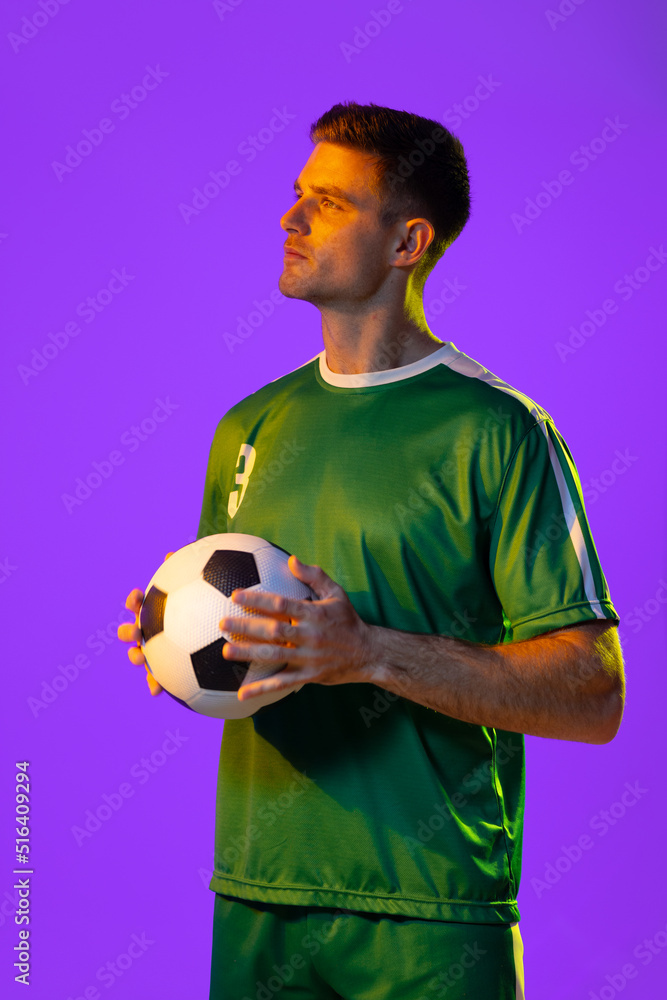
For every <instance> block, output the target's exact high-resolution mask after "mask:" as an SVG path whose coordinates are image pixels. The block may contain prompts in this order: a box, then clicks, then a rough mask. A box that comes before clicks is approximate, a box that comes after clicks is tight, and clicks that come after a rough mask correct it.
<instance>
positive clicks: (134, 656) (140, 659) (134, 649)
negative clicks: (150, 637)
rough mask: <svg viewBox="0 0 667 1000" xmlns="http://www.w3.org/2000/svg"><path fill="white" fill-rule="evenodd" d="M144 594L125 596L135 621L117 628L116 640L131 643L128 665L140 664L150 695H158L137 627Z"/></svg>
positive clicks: (160, 688) (155, 682) (169, 553)
mask: <svg viewBox="0 0 667 1000" xmlns="http://www.w3.org/2000/svg"><path fill="white" fill-rule="evenodd" d="M173 554H174V553H173V552H167V554H166V556H165V557H164V558H165V562H166V560H167V559H168V558H169V556H173ZM143 599H144V594H143V591H142V590H136V589H135V590H131V591H130V593H129V594H128V595H127V600H126V601H125V607H126V608H127V609H128V611H134V614H135V620H134V624H132V622H125V623H124V624H123V625H119V626H118V638H119V639H120V640H121V642H131V643H132V645H131V646H130V648H129V649H128V651H127V655H128V656H129V658H130V663H134V664H135V666H138V667H140V666H141V665H142V664H143V665H145V667H146V681H147V683H148V687H149V689H150V692H151V694H152V695H156V694H159V693H160V691H162V685H160V684H158V682H157V681H156V680H155V678H154V677H153V675H152V673H151V672H150V670H149V669H148V664H147V663H146V657H145V656H144V653H143V650H142V648H141V627H140V625H139V612H140V611H141V605H142V603H143Z"/></svg>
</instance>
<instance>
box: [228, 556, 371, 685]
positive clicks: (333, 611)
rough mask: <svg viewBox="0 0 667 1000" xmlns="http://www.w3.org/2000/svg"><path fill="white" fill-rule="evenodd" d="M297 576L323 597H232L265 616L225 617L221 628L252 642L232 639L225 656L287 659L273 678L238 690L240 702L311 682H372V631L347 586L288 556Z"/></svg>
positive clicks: (249, 594)
mask: <svg viewBox="0 0 667 1000" xmlns="http://www.w3.org/2000/svg"><path fill="white" fill-rule="evenodd" d="M288 566H289V568H290V571H291V572H292V573H293V574H294V576H295V577H296V578H297V579H298V580H301V581H302V582H303V583H306V584H308V586H309V587H310V588H311V589H312V590H313V591H314V592H315V593H316V594H317V596H318V598H320V600H318V601H308V600H293V599H290V598H287V597H282V596H281V595H280V594H263V593H259V592H257V591H250V590H248V591H245V590H235V591H233V592H232V595H231V599H232V600H233V601H235V603H237V604H241V605H242V606H243V607H245V608H249V609H252V610H253V611H259V612H262V617H252V618H236V617H232V618H223V619H222V621H221V622H220V628H221V629H223V630H224V631H225V632H228V633H229V632H233V633H234V635H243V636H247V637H248V639H249V640H250V641H248V642H227V643H226V644H225V645H224V646H223V656H224V658H225V659H226V660H260V661H262V662H263V663H266V664H269V663H272V662H274V663H286V664H287V665H286V666H285V667H284V668H283V670H281V671H280V672H279V673H277V674H275V675H274V676H273V677H268V678H265V679H264V680H261V681H254V682H253V683H252V684H244V685H242V687H240V688H239V691H238V697H239V700H240V701H244V700H245V699H246V698H252V697H253V696H254V695H258V694H263V693H265V692H267V691H282V690H284V689H285V688H290V687H295V686H296V685H298V684H304V683H306V682H308V681H311V682H314V683H316V684H350V683H354V682H363V681H366V680H367V676H366V672H365V668H366V666H367V664H369V663H370V662H371V661H372V655H373V654H372V640H371V635H372V630H371V627H370V626H369V625H366V623H365V622H363V621H362V620H361V618H360V617H359V615H358V614H357V612H356V611H355V609H354V607H353V605H352V602H351V601H350V599H349V597H348V596H347V594H346V593H345V591H344V590H343V588H342V587H340V586H339V585H338V584H337V583H335V582H334V581H333V580H332V579H331V577H329V576H327V574H326V573H325V572H324V570H322V569H320V567H319V566H309V565H307V564H306V563H302V562H299V560H298V559H297V557H296V556H294V555H292V556H290V558H289V562H288Z"/></svg>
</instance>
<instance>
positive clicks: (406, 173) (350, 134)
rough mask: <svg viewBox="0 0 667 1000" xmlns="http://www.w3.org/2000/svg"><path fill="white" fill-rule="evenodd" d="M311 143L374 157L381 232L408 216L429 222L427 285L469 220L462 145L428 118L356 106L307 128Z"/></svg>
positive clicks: (425, 258)
mask: <svg viewBox="0 0 667 1000" xmlns="http://www.w3.org/2000/svg"><path fill="white" fill-rule="evenodd" d="M310 140H311V142H313V143H318V142H331V143H335V144H337V145H339V146H347V147H348V148H351V149H358V150H361V151H362V152H364V153H370V154H374V155H375V156H376V157H377V165H376V181H375V183H376V186H375V191H376V194H377V195H378V198H379V200H380V204H381V209H380V224H381V225H382V226H391V225H393V224H394V223H395V222H398V220H399V219H400V218H401V217H403V216H406V215H407V216H408V217H415V216H417V215H420V216H423V217H424V218H426V219H428V220H429V222H430V223H431V224H432V226H433V228H434V230H435V236H434V238H433V241H432V243H431V245H430V246H429V247H428V248H427V250H426V252H425V253H424V255H423V257H422V259H421V261H420V264H421V267H420V268H419V270H420V272H421V274H422V277H423V280H424V281H425V280H426V277H427V276H428V273H429V272H430V271H431V270H432V268H433V267H434V265H435V264H436V263H437V261H438V260H439V259H440V257H442V255H443V254H444V252H445V250H446V249H447V247H448V246H450V244H451V243H453V242H454V240H455V239H456V237H457V236H458V235H459V233H460V232H461V230H462V229H463V227H464V226H465V224H466V222H467V221H468V218H469V216H470V180H469V177H468V166H467V163H466V158H465V155H464V152H463V146H462V145H461V142H460V140H459V139H457V137H456V136H454V135H452V133H451V132H449V131H448V130H447V129H446V128H444V126H442V125H441V124H440V122H437V121H435V120H434V119H432V118H422V117H421V116H420V115H413V114H410V112H408V111H396V110H395V109H394V108H385V107H382V106H381V105H379V104H357V103H356V102H354V101H348V102H347V103H343V104H334V106H333V107H332V108H330V109H329V111H325V112H324V114H323V115H322V116H321V117H320V118H318V119H317V121H316V122H313V124H312V125H311V127H310ZM422 262H423V263H422Z"/></svg>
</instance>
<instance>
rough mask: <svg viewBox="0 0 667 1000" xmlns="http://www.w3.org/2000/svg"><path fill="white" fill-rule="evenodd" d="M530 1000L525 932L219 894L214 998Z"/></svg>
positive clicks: (511, 927) (507, 926)
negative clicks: (527, 997) (525, 983)
mask: <svg viewBox="0 0 667 1000" xmlns="http://www.w3.org/2000/svg"><path fill="white" fill-rule="evenodd" d="M441 997H444V998H445V1000H464V998H465V1000H523V998H524V992H523V946H522V943H521V935H520V934H519V926H518V924H516V923H515V924H468V923H453V922H451V921H448V920H422V919H415V918H413V917H396V916H390V915H389V914H384V913H360V912H359V911H350V910H336V909H331V908H327V907H320V906H318V907H306V906H293V905H289V904H286V903H280V904H275V903H260V902H257V901H255V900H246V899H238V898H236V897H234V896H225V895H223V894H221V893H216V894H215V904H214V917H213V956H212V962H211V991H210V994H209V1000H274V998H278V1000H296V998H299V1000H340V998H344V1000H440V998H441Z"/></svg>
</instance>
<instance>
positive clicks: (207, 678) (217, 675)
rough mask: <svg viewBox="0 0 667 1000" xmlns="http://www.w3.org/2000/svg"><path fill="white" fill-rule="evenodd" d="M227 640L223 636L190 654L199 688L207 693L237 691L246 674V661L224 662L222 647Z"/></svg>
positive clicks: (247, 664)
mask: <svg viewBox="0 0 667 1000" xmlns="http://www.w3.org/2000/svg"><path fill="white" fill-rule="evenodd" d="M226 643H227V640H226V639H225V638H224V636H221V638H220V639H216V641H215V642H211V643H210V644H209V645H208V646H204V648H203V649H198V650H197V652H196V653H192V654H191V656H190V659H191V660H192V667H193V669H194V672H195V676H196V678H197V682H198V684H199V687H200V688H205V689H207V690H209V691H238V689H239V688H240V687H241V685H242V684H243V681H244V680H245V676H246V674H247V673H248V666H249V663H248V661H247V660H243V661H242V660H226V659H224V657H223V655H222V647H223V646H224V645H226Z"/></svg>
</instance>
